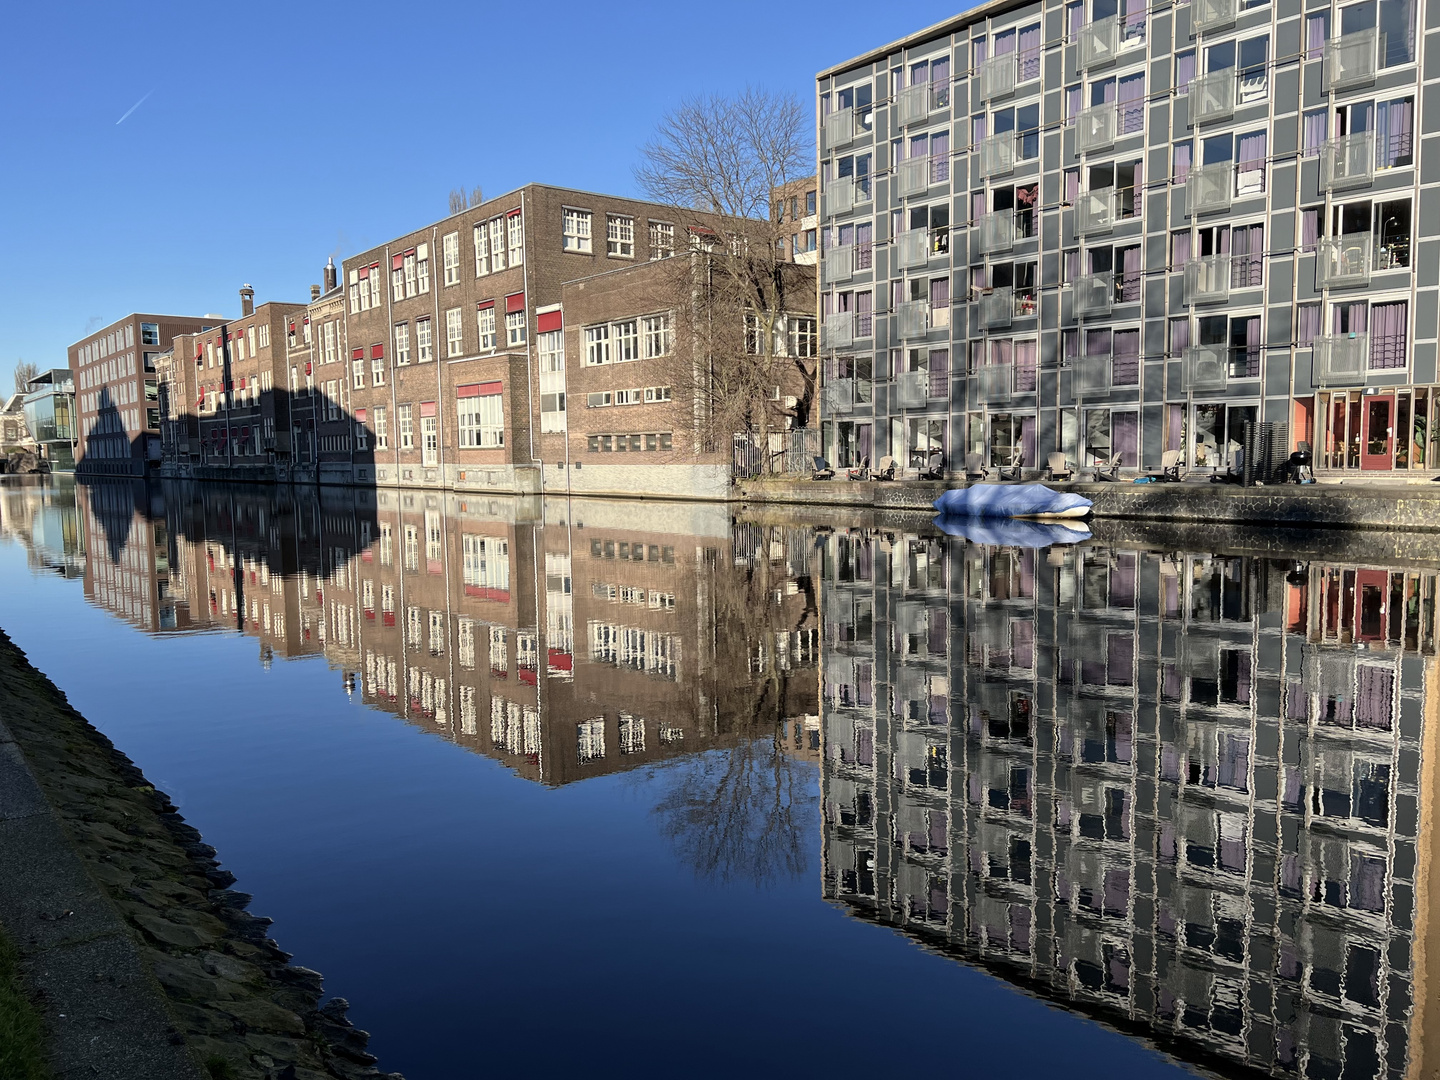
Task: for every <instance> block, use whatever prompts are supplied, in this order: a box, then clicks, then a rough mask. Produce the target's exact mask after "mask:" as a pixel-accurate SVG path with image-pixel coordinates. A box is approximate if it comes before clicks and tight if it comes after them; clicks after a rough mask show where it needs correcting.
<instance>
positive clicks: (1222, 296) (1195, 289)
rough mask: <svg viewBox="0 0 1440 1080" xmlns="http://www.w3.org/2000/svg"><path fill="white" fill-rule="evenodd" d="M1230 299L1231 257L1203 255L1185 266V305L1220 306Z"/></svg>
mask: <svg viewBox="0 0 1440 1080" xmlns="http://www.w3.org/2000/svg"><path fill="white" fill-rule="evenodd" d="M1229 299H1230V256H1229V255H1203V256H1201V257H1200V258H1198V259H1191V260H1190V261H1189V262H1188V263H1186V264H1185V303H1187V304H1218V303H1223V302H1224V301H1226V300H1229Z"/></svg>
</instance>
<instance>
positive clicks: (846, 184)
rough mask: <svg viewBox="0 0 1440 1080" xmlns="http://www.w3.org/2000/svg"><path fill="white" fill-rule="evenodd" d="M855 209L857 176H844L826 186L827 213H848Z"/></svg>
mask: <svg viewBox="0 0 1440 1080" xmlns="http://www.w3.org/2000/svg"><path fill="white" fill-rule="evenodd" d="M853 209H855V178H854V177H853V176H842V177H841V178H840V179H838V180H831V181H830V183H829V184H827V185H826V187H825V212H826V213H827V214H848V213H849V212H850V211H851V210H853Z"/></svg>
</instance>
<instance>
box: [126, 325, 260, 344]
mask: <svg viewBox="0 0 1440 1080" xmlns="http://www.w3.org/2000/svg"><path fill="white" fill-rule="evenodd" d="M250 333H251V340H252V341H253V340H254V333H255V328H254V327H253V326H252V327H251V328H250ZM140 344H141V345H159V344H160V324H159V323H153V322H142V323H141V324H140ZM251 351H254V350H253V349H252V350H251Z"/></svg>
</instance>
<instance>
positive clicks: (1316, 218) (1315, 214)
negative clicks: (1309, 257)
mask: <svg viewBox="0 0 1440 1080" xmlns="http://www.w3.org/2000/svg"><path fill="white" fill-rule="evenodd" d="M1319 240H1320V211H1319V209H1318V208H1316V209H1310V210H1301V211H1300V250H1301V251H1314V250H1315V245H1316V244H1317V243H1318V242H1319Z"/></svg>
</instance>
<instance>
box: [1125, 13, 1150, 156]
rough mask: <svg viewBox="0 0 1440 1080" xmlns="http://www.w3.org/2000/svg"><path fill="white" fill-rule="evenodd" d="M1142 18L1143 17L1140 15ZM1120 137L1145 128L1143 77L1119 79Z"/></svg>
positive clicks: (1140, 74) (1142, 74)
mask: <svg viewBox="0 0 1440 1080" xmlns="http://www.w3.org/2000/svg"><path fill="white" fill-rule="evenodd" d="M1142 18H1143V15H1142ZM1119 103H1120V117H1119V120H1120V124H1119V132H1120V134H1121V135H1128V134H1130V133H1131V132H1135V131H1141V130H1143V129H1144V127H1145V75H1144V73H1143V72H1142V73H1139V74H1135V75H1125V76H1122V77H1121V79H1120V91H1119Z"/></svg>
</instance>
